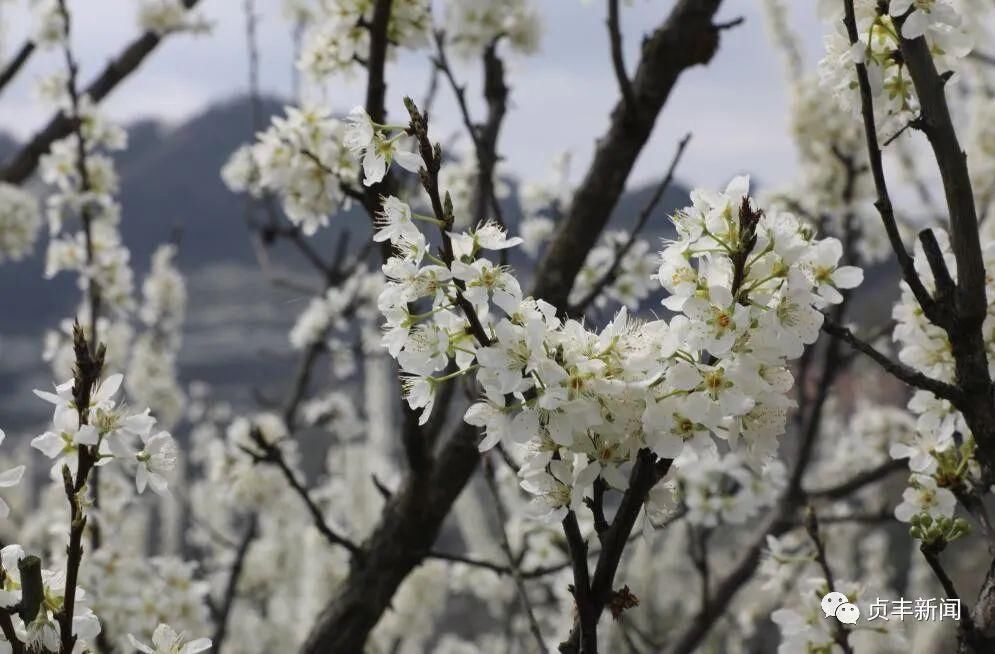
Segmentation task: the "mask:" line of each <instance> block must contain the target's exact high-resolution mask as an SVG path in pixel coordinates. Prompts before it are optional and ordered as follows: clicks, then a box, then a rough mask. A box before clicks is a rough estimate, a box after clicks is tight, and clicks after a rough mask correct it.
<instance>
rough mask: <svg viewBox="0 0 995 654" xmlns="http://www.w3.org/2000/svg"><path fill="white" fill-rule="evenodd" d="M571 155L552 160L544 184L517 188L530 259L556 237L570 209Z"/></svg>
mask: <svg viewBox="0 0 995 654" xmlns="http://www.w3.org/2000/svg"><path fill="white" fill-rule="evenodd" d="M569 177H570V153H568V152H562V153H560V154H559V155H557V156H556V157H555V158H554V159H553V163H552V169H551V171H550V175H549V177H548V178H547V179H544V180H538V181H536V180H526V181H523V182H522V183H521V184H520V185H519V187H518V202H519V204H520V205H521V207H522V213H523V218H522V225H521V233H522V239H523V240H524V243H522V249H523V250H525V252H526V254H528V255H529V256H530V257H536V256H538V254H539V250H540V249H541V248H542V246H543V245H544V244H545V243H546V241H548V240H549V239H550V237H551V236H552V235H553V230H554V229H555V227H556V224H555V220H554V219H555V218H558V217H559V215H560V214H562V213H563V212H564V211H565V210H566V209H567V208H568V207H569V205H570V198H571V196H572V194H573V186H572V185H571V184H570V179H569Z"/></svg>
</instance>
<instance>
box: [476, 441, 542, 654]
mask: <svg viewBox="0 0 995 654" xmlns="http://www.w3.org/2000/svg"><path fill="white" fill-rule="evenodd" d="M484 479H485V480H486V481H487V488H488V489H489V490H490V492H491V497H492V498H493V499H494V508H495V509H496V511H497V516H498V536H499V537H500V545H501V549H502V550H503V551H504V555H505V556H506V557H507V558H508V567H509V568H510V569H511V578H512V579H513V580H514V582H515V588H516V589H517V590H518V597H519V599H520V600H521V602H522V610H524V611H525V617H526V618H527V619H528V622H529V630H530V631H531V632H532V636H533V637H534V638H535V641H536V644H537V645H538V646H539V649H538V651H539V652H543V651H544V650H545V649H546V643H545V642H544V641H543V638H542V629H540V628H539V622H538V621H537V620H536V616H535V609H533V608H532V601H531V600H530V599H529V593H528V589H527V588H526V587H525V582H524V581H523V579H522V571H521V570H520V569H519V567H518V559H517V557H516V556H515V553H514V552H513V551H512V549H511V542H510V541H509V540H508V532H507V530H506V527H505V526H506V525H507V524H508V512H507V510H506V509H505V506H504V501H503V500H502V499H501V491H500V490H499V489H498V486H497V480H496V479H495V478H494V466H493V464H492V463H491V460H490V459H489V458H485V459H484Z"/></svg>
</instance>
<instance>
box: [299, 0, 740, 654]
mask: <svg viewBox="0 0 995 654" xmlns="http://www.w3.org/2000/svg"><path fill="white" fill-rule="evenodd" d="M720 3H721V0H680V1H679V2H678V3H677V4H676V6H675V7H674V9H673V10H672V11H671V13H670V15H669V17H668V18H667V19H666V21H665V22H664V23H663V25H662V26H661V27H660V28H658V29H657V30H656V31H655V32H654V33H653V34H651V35H650V36H649V37H648V38H647V39H646V41H645V43H644V45H643V53H642V58H641V60H640V63H639V66H638V69H637V71H636V75H635V78H634V80H633V89H634V92H635V97H636V102H637V104H638V107H639V118H638V119H629V118H628V117H627V116H626V114H625V110H624V107H623V105H622V102H621V101H620V103H619V105H618V106H617V107H616V108H615V111H614V112H613V114H612V119H611V126H610V127H609V129H608V131H607V133H606V134H605V135H604V136H603V137H602V138H601V139H600V140H599V142H598V148H597V153H596V155H595V158H594V161H593V162H592V163H591V166H590V169H589V170H588V173H587V175H586V176H585V179H584V181H583V182H582V183H581V185H580V187H579V189H578V191H577V193H576V194H575V197H574V201H573V205H572V206H573V209H572V210H571V212H570V213H569V214H568V215H567V216H566V217H565V219H564V220H563V221H562V224H561V228H560V230H559V231H558V233H557V234H556V236H555V238H554V241H553V243H552V245H551V247H550V253H549V255H548V256H547V257H546V260H545V261H544V262H543V264H542V266H541V268H540V270H539V272H538V275H537V279H538V286H537V288H536V290H535V293H534V294H535V296H536V297H540V298H543V299H545V300H547V301H549V302H551V303H553V304H554V305H556V306H557V308H558V309H560V310H561V311H562V310H566V308H567V295H568V293H569V291H570V287H571V286H572V285H573V281H574V278H575V277H576V275H577V273H578V271H579V270H580V266H581V264H582V263H583V261H584V259H585V258H586V256H587V253H588V252H589V251H590V249H591V248H592V247H593V245H594V243H595V241H596V239H597V237H598V234H599V233H600V231H601V230H602V229H603V228H604V226H605V224H606V223H607V222H608V219H609V218H610V216H611V212H612V209H613V208H614V207H615V204H616V203H617V201H618V198H619V196H620V195H621V193H622V192H623V190H624V186H625V181H626V179H627V177H628V175H629V172H630V171H631V169H632V166H633V164H634V162H635V160H636V157H637V156H638V155H639V153H640V151H641V150H642V148H643V147H644V146H645V144H646V141H647V140H648V139H649V136H650V132H651V131H652V128H653V124H654V122H655V119H656V116H657V115H658V114H659V112H660V110H661V109H662V108H663V105H664V102H665V101H666V99H667V97H668V96H669V95H670V91H671V90H672V89H673V86H674V84H675V83H676V81H677V79H678V77H679V76H680V74H681V72H683V71H684V69H685V68H688V67H690V66H694V65H696V64H702V63H707V62H708V61H709V60H710V59H711V57H712V55H713V54H714V53H715V49H716V47H717V44H718V29H716V28H715V27H714V26H713V25H712V20H711V19H712V17H713V16H714V14H715V12H716V11H717V10H718V7H719V5H720ZM476 442H477V434H476V430H475V429H474V428H472V427H468V426H466V425H463V426H461V427H460V428H459V429H458V430H457V432H456V434H455V436H453V437H452V438H451V439H450V440H449V441H448V442H446V443H445V444H443V445H442V449H441V451H440V453H439V454H438V456H437V457H436V458H435V459H434V461H433V462H432V465H431V469H430V470H429V471H428V472H427V473H425V474H414V473H409V474H408V475H407V477H406V479H405V481H404V482H403V484H402V485H401V488H400V489H399V490H398V491H397V492H396V493H395V494H394V495H393V496H392V497H391V498H390V499H389V501H388V502H387V505H386V506H385V508H384V512H383V515H382V517H381V519H380V522H379V525H378V527H377V528H376V530H375V531H374V533H373V535H372V536H371V537H370V538H369V540H367V541H366V542H365V543H364V544H363V546H362V548H363V551H364V556H363V557H362V560H363V563H362V564H361V565H357V566H356V567H355V568H353V569H352V571H351V572H350V574H349V577H348V578H347V579H346V581H345V583H344V584H343V585H342V588H341V590H340V591H339V593H338V595H337V596H336V597H335V598H334V599H333V600H332V601H331V603H330V604H329V605H328V607H327V608H326V609H325V611H324V612H323V613H322V615H321V616H320V618H319V620H318V622H317V624H316V625H315V626H314V628H313V629H312V632H311V635H310V637H309V638H308V640H307V643H306V644H305V646H304V648H303V650H302V651H303V652H304V653H305V654H319V653H320V654H355V652H360V651H363V645H364V643H365V642H366V639H367V638H368V636H369V633H370V631H371V630H372V629H373V627H374V626H375V625H376V623H377V621H378V620H379V619H380V616H381V615H382V614H383V612H384V611H385V610H387V608H388V606H389V605H390V601H391V598H392V597H393V595H394V593H395V592H396V590H397V588H398V586H400V584H401V582H402V581H403V580H404V578H405V577H406V576H407V575H408V574H409V573H410V572H411V571H412V570H413V569H414V568H415V567H416V566H418V565H419V564H420V563H421V562H422V561H423V560H424V558H425V556H426V555H427V554H428V552H429V549H430V548H431V546H432V544H433V543H434V542H435V539H436V537H437V536H438V533H439V530H440V528H441V526H442V522H443V520H444V519H445V517H446V515H448V513H449V511H450V509H451V507H452V504H453V502H455V500H456V498H457V497H458V496H459V494H460V492H461V491H462V490H463V487H464V486H465V485H466V483H467V482H468V481H469V480H470V478H471V476H472V475H473V473H474V471H475V470H476V468H477V465H478V464H479V462H480V455H479V453H478V452H477V447H476ZM629 528H630V529H631V526H630V527H629ZM607 567H612V566H607ZM607 567H606V569H607ZM609 583H610V581H609Z"/></svg>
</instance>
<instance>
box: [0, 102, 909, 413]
mask: <svg viewBox="0 0 995 654" xmlns="http://www.w3.org/2000/svg"><path fill="white" fill-rule="evenodd" d="M262 105H263V114H264V117H265V122H266V123H268V122H269V117H270V116H271V115H273V114H275V113H279V112H281V111H282V105H281V103H280V102H279V101H278V100H276V99H273V98H268V99H266V100H264V102H263V103H262ZM128 131H129V147H128V149H127V150H125V151H124V152H123V153H121V154H120V155H119V156H118V164H119V172H120V174H121V189H122V191H121V198H120V199H121V203H122V206H123V219H122V224H121V231H122V234H123V237H124V240H125V243H126V244H127V245H128V247H129V248H130V250H131V253H132V263H133V267H134V269H135V272H136V280H137V282H136V286H138V287H139V288H140V284H141V279H142V277H143V275H144V272H145V271H146V270H147V268H148V264H149V258H150V256H151V254H152V252H153V251H154V250H155V248H156V247H157V246H158V245H160V244H161V243H163V242H166V241H169V240H171V239H178V242H179V244H180V253H179V256H178V263H179V266H180V268H181V270H182V271H183V272H184V274H185V275H186V276H187V283H188V287H189V289H188V290H189V295H190V301H189V306H188V316H187V325H186V329H185V334H184V347H183V351H182V355H181V360H180V363H181V371H182V375H183V377H184V380H185V381H191V380H203V381H207V382H209V383H211V384H212V385H213V386H215V388H216V389H218V391H219V393H222V394H223V395H224V396H225V397H227V398H228V399H230V400H233V401H235V402H241V401H246V402H247V401H249V400H250V399H251V396H252V394H253V393H255V392H256V391H259V392H261V393H263V394H264V395H269V396H271V397H279V394H280V391H281V389H283V388H284V387H285V385H286V384H285V383H284V379H285V378H286V377H287V376H288V375H289V374H290V373H291V371H292V369H293V368H292V366H293V361H294V356H293V353H292V352H290V350H289V343H288V341H287V331H288V330H289V328H290V326H291V325H292V323H293V321H294V319H295V317H296V316H297V315H298V313H299V312H300V311H301V310H302V309H303V308H304V306H305V305H306V303H307V301H308V299H309V298H308V297H305V296H304V295H302V294H301V293H294V292H288V291H286V290H280V289H276V288H274V287H273V286H272V285H271V284H269V283H268V282H267V281H266V280H265V278H264V277H263V275H262V273H261V272H260V269H259V266H258V265H257V263H256V259H255V255H254V253H253V247H252V243H251V240H250V238H249V235H248V232H247V230H246V227H245V216H246V200H245V198H244V197H242V196H238V195H234V194H232V193H230V192H229V191H228V189H227V188H226V187H225V186H224V184H223V183H222V181H221V178H220V174H219V171H220V169H221V167H222V166H223V165H224V163H225V162H226V161H227V159H228V157H229V155H230V154H231V153H232V152H233V151H234V150H235V149H236V148H237V147H238V146H239V145H241V144H242V143H244V142H246V141H247V140H249V138H250V137H251V134H252V128H251V119H250V111H249V106H248V103H247V102H246V100H245V98H236V99H232V100H230V101H227V102H224V103H220V104H217V105H215V106H213V107H210V108H208V109H207V110H206V111H204V112H203V113H201V114H199V115H197V116H194V117H193V118H191V119H189V120H188V121H186V122H184V123H182V124H179V125H176V126H164V125H162V124H160V123H157V122H154V121H140V122H136V123H134V124H132V125H130V126H129V128H128ZM15 147H16V144H15V143H14V142H13V141H12V140H11V139H10V138H8V137H5V136H2V135H0V160H2V159H5V158H6V157H7V156H8V155H9V154H10V153H11V152H12V151H13V150H14V148H15ZM652 192H653V188H651V187H646V188H641V189H635V190H633V191H631V192H630V193H628V194H626V195H625V196H624V197H623V199H622V200H621V202H620V204H619V207H618V209H617V211H616V217H615V219H613V221H612V223H611V224H610V228H612V229H625V228H628V227H631V225H632V224H633V223H634V222H635V220H636V217H637V216H638V214H639V212H640V211H641V209H642V208H643V207H644V206H645V204H646V203H647V201H648V199H649V197H650V195H651V194H652ZM686 200H687V189H686V188H685V187H683V186H681V185H680V184H676V183H675V184H673V185H672V186H671V188H669V189H668V190H667V192H666V193H665V194H664V197H663V200H662V202H661V203H660V206H659V207H658V208H657V210H656V213H655V215H654V216H653V218H652V219H651V220H650V222H649V224H648V226H647V229H646V234H645V235H646V236H647V237H648V238H650V239H651V240H652V241H653V242H654V244H655V243H656V241H657V240H658V239H659V238H660V237H664V236H668V235H670V234H671V232H670V223H669V221H667V220H666V218H665V216H666V215H667V214H668V213H669V212H671V211H672V210H673V209H675V208H677V207H679V206H683V204H685V203H686ZM504 205H505V206H504V208H503V209H504V215H505V218H506V221H507V222H508V224H509V227H510V228H511V231H512V232H515V231H517V225H518V223H519V221H520V215H521V211H520V208H519V207H518V205H517V203H516V202H515V201H514V200H507V201H505V203H504ZM342 230H345V231H348V232H349V233H350V236H351V238H350V241H349V242H350V243H352V244H353V245H355V244H357V243H362V242H364V241H365V240H366V239H368V238H369V236H370V225H369V221H368V220H367V219H366V217H365V216H362V215H360V214H359V213H358V211H355V210H354V211H352V212H347V213H344V214H341V215H338V216H336V217H335V218H334V220H333V224H332V227H330V228H328V229H325V230H322V231H321V232H320V233H319V235H318V236H317V237H315V238H316V240H315V245H316V247H317V248H318V249H319V250H320V251H323V252H331V251H333V248H334V243H335V241H336V239H337V238H338V235H339V233H340V232H341V231H342ZM42 241H43V242H42V243H40V244H39V247H38V248H37V251H36V252H35V254H34V256H32V257H31V258H29V259H28V260H25V261H22V262H19V263H10V262H8V263H6V264H4V265H3V266H2V267H0V306H2V307H4V309H5V310H4V311H3V312H2V313H0V338H2V341H0V415H2V416H3V419H4V421H5V426H8V425H9V426H14V425H16V424H17V423H23V422H24V421H25V420H29V419H30V420H33V419H36V418H38V417H44V416H43V415H41V416H40V414H39V413H38V412H37V411H36V410H37V409H40V410H41V412H42V413H43V412H44V407H43V406H37V407H30V405H32V404H33V403H32V402H30V401H28V402H25V397H28V400H30V397H29V396H26V391H27V390H29V389H31V388H39V387H47V386H48V385H50V384H51V381H52V380H51V379H50V375H49V371H48V369H47V366H46V365H45V364H43V363H42V362H41V341H42V337H41V334H40V333H39V327H43V328H46V329H47V328H56V327H57V326H58V324H59V322H60V321H61V320H62V319H63V318H65V317H66V316H71V315H72V314H73V312H74V309H75V307H76V306H77V303H78V301H79V291H78V290H77V289H76V287H75V283H74V281H73V279H72V278H71V276H69V275H62V276H60V277H58V278H56V279H54V280H44V279H43V277H42V271H43V269H44V250H45V248H44V237H43V238H42ZM290 255H291V253H290V252H289V251H286V250H283V249H281V248H280V247H277V248H275V249H274V252H273V260H274V262H275V264H276V265H277V266H279V267H281V269H287V270H289V273H290V274H291V275H293V274H295V273H298V274H301V275H303V274H306V272H307V271H306V269H304V268H301V267H298V268H297V269H296V270H295V269H294V266H300V265H301V264H300V263H299V261H298V259H297V258H296V257H294V256H290ZM511 263H512V265H513V266H515V267H516V268H519V269H520V270H522V271H523V272H524V271H527V270H528V268H529V266H528V265H527V261H526V260H525V259H524V255H522V254H520V253H515V254H514V255H513V258H512V260H511ZM526 276H527V275H526ZM868 277H869V279H868V282H869V285H874V281H875V279H877V278H878V277H880V278H881V279H882V280H891V278H892V276H891V273H887V274H883V275H877V274H874V275H869V276H868ZM891 287H892V288H893V286H891ZM861 295H868V294H866V293H862V294H861ZM889 300H890V298H889ZM865 304H866V306H867V307H868V309H867V310H868V311H870V310H871V308H874V307H881V306H882V303H881V302H880V301H874V300H873V299H872V300H871V301H870V302H868V303H865ZM889 305H890V302H889V303H887V304H884V305H883V306H884V307H885V308H887V307H888V306H889ZM26 407H28V408H26Z"/></svg>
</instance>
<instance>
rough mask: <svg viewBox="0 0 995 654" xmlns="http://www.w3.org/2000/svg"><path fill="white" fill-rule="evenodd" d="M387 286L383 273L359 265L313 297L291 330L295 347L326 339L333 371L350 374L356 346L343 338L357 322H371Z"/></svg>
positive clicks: (339, 375) (352, 368) (338, 375)
mask: <svg viewBox="0 0 995 654" xmlns="http://www.w3.org/2000/svg"><path fill="white" fill-rule="evenodd" d="M382 286H383V277H382V276H381V275H379V274H377V273H371V272H370V271H368V270H367V269H366V268H365V267H359V268H358V269H357V270H356V272H354V273H353V274H352V275H351V276H350V277H349V278H348V279H346V280H345V281H344V282H343V283H342V284H340V285H338V286H334V287H332V288H329V289H328V290H327V291H325V293H324V294H322V295H320V296H318V297H315V298H312V299H311V301H310V303H309V304H308V305H307V307H306V308H305V309H304V311H303V312H302V313H301V315H300V316H298V318H297V322H296V323H294V326H293V328H292V329H291V330H290V344H291V345H292V346H293V347H294V349H297V350H302V349H304V348H306V347H309V346H312V345H316V344H319V343H323V344H324V345H325V346H326V347H327V349H328V351H329V353H330V354H331V360H332V372H333V373H334V375H335V377H336V378H337V379H344V378H346V377H348V376H350V375H351V374H352V373H353V372H354V371H355V369H356V361H355V358H356V357H355V352H354V347H353V346H352V345H351V344H350V343H348V342H346V340H344V339H342V338H339V336H344V335H347V334H348V333H349V331H350V329H351V328H352V327H353V326H354V325H355V324H357V322H356V321H357V320H359V321H360V324H367V323H368V321H369V320H370V319H371V317H372V316H373V315H374V314H375V313H376V299H377V296H378V295H379V294H380V289H381V288H382Z"/></svg>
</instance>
